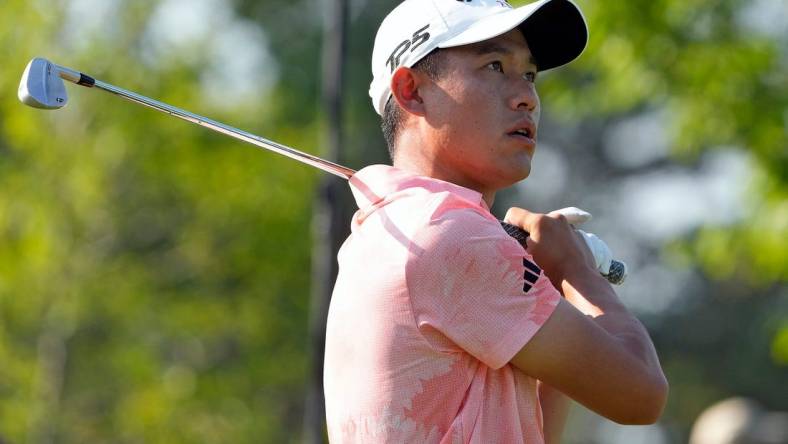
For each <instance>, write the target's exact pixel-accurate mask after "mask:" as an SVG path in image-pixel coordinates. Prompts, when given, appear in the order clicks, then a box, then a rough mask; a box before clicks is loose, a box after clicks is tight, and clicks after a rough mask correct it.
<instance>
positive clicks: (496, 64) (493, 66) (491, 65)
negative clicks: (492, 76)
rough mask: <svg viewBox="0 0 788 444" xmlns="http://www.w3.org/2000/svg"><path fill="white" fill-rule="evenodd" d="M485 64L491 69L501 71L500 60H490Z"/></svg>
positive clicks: (501, 64)
mask: <svg viewBox="0 0 788 444" xmlns="http://www.w3.org/2000/svg"><path fill="white" fill-rule="evenodd" d="M487 66H488V67H489V68H491V69H492V70H493V71H498V72H503V63H501V62H491V63H488V64H487Z"/></svg>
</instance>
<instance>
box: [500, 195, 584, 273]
mask: <svg viewBox="0 0 788 444" xmlns="http://www.w3.org/2000/svg"><path fill="white" fill-rule="evenodd" d="M504 221H506V222H508V223H510V224H513V225H517V226H518V227H521V228H522V229H524V230H526V231H528V232H529V233H530V236H529V237H528V240H527V241H526V242H527V244H526V245H527V249H528V252H529V253H531V255H532V256H533V257H534V260H536V263H537V264H539V266H540V267H542V269H543V270H544V272H545V274H546V275H547V277H549V278H550V281H551V282H552V283H553V285H554V286H555V287H556V288H561V282H563V281H564V280H567V279H568V278H570V277H572V276H575V275H577V274H584V273H593V274H598V272H597V271H596V263H595V261H594V255H593V254H592V253H591V250H589V248H588V246H587V245H586V241H585V240H584V239H583V236H582V235H581V234H580V233H578V232H577V230H575V229H574V228H573V227H572V225H571V224H570V222H569V221H568V220H567V217H566V216H564V215H563V214H561V213H560V212H559V211H552V212H550V213H548V214H541V213H532V212H530V211H528V210H524V209H522V208H516V207H513V208H510V209H509V211H508V212H507V213H506V217H505V218H504Z"/></svg>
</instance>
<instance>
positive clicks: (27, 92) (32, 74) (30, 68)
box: [17, 57, 68, 109]
mask: <svg viewBox="0 0 788 444" xmlns="http://www.w3.org/2000/svg"><path fill="white" fill-rule="evenodd" d="M59 68H60V67H59V66H57V65H55V64H54V63H52V62H50V61H49V60H47V59H42V58H40V57H36V58H34V59H33V60H31V61H30V63H28V64H27V68H25V72H24V74H22V81H21V82H19V91H18V93H17V94H18V96H19V100H20V101H21V102H22V103H24V104H25V105H27V106H32V107H34V108H41V109H58V108H62V107H64V106H66V103H68V95H67V94H66V86H65V85H64V84H63V79H61V78H60V73H59V71H60V69H59Z"/></svg>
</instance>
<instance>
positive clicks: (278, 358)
mask: <svg viewBox="0 0 788 444" xmlns="http://www.w3.org/2000/svg"><path fill="white" fill-rule="evenodd" d="M396 3H397V2H396V1H393V0H392V1H383V0H375V1H372V0H286V1H285V0H266V1H264V2H263V1H251V0H162V1H153V0H134V1H132V0H58V1H55V0H5V1H4V2H3V6H2V8H0V29H2V32H0V57H1V58H2V60H3V63H2V66H0V442H2V443H22V442H30V443H109V442H112V443H142V442H150V443H225V442H237V443H247V442H248V443H251V442H276V443H284V442H321V441H322V433H321V432H320V430H321V427H322V425H321V423H320V418H322V411H321V410H320V409H321V400H320V387H319V385H318V384H317V382H318V381H319V371H320V370H319V365H320V359H319V356H320V345H321V340H322V339H321V338H322V336H321V326H322V323H323V318H322V317H323V316H324V314H323V313H324V309H325V303H326V296H325V295H326V292H327V291H330V288H331V285H332V280H331V273H332V272H333V270H332V264H333V263H334V262H333V261H334V258H333V255H334V254H335V248H336V245H337V243H338V242H340V241H341V239H342V238H344V236H345V234H346V231H347V226H348V224H349V217H350V216H349V215H350V214H352V211H353V208H352V206H351V200H350V192H349V189H348V188H347V185H345V184H344V183H343V182H342V181H341V180H339V179H337V180H333V179H329V178H328V177H327V176H326V175H325V173H322V172H319V171H317V170H313V169H312V168H310V167H307V166H304V165H301V164H299V163H296V162H293V161H291V160H289V159H286V158H282V157H280V156H277V155H275V154H270V153H264V152H260V151H257V150H255V149H253V147H251V146H249V145H245V144H242V143H240V142H237V141H234V140H233V139H230V138H227V137H224V136H221V135H218V134H215V133H212V132H210V131H207V130H205V129H202V128H198V127H196V126H194V125H191V124H188V123H185V122H182V121H180V120H177V119H173V118H171V117H167V116H165V115H162V114H159V113H156V112H154V111H152V110H149V109H146V108H144V107H141V106H136V105H133V104H130V103H128V102H124V101H122V100H120V99H117V98H114V97H111V96H109V95H107V94H103V93H99V92H93V91H88V90H85V89H81V88H78V87H76V86H73V87H72V86H69V87H68V92H69V94H70V103H69V105H68V106H67V107H66V108H64V109H63V110H60V111H54V112H53V111H41V110H34V109H32V108H27V107H25V106H23V105H21V104H20V103H19V102H18V100H17V98H16V90H17V86H18V82H19V79H20V77H21V74H22V71H23V69H24V67H25V65H26V63H27V62H28V61H29V60H30V59H31V58H32V57H34V56H43V57H46V58H49V59H51V60H53V61H55V62H56V63H59V64H62V65H65V66H69V67H72V68H75V69H79V70H82V71H84V72H86V73H88V74H91V75H93V76H94V77H97V78H99V79H101V80H103V81H105V82H108V83H112V84H115V85H118V86H121V87H124V88H127V89H130V90H133V91H136V92H139V93H141V94H144V95H147V96H149V97H153V98H156V99H159V100H162V101H165V102H167V103H171V104H173V105H176V106H179V107H182V108H185V109H188V110H190V111H193V112H196V113H198V114H203V115H206V116H208V117H211V118H213V119H216V120H220V121H223V122H226V123H229V124H231V125H233V126H237V127H239V128H241V129H244V130H247V131H250V132H252V133H255V134H259V135H262V136H264V137H266V138H270V139H273V140H276V141H279V142H281V143H285V144H288V145H290V146H293V147H296V148H298V149H301V150H304V151H307V152H310V153H313V154H317V155H322V156H328V157H330V158H333V159H338V160H339V161H340V162H342V163H344V164H346V165H348V166H350V167H352V168H355V169H359V168H361V167H363V166H365V165H368V164H371V163H381V162H387V161H388V158H387V154H386V149H385V144H384V142H383V139H382V136H381V135H380V132H379V129H378V117H377V115H376V114H375V113H374V110H373V109H372V107H371V104H370V102H369V99H368V96H367V89H368V85H369V81H370V80H371V74H370V72H369V60H370V56H371V51H372V41H373V37H374V32H375V30H376V29H377V26H378V25H379V23H380V21H381V20H382V18H383V16H384V15H385V13H386V12H387V11H388V10H390V9H391V8H392V7H393V6H394V5H395V4H396ZM512 3H513V4H517V5H519V4H523V3H527V2H522V1H517V2H512ZM578 4H579V5H580V6H581V8H582V9H583V10H584V12H585V13H586V16H587V19H588V24H589V27H590V31H591V36H590V41H589V44H588V47H587V49H586V52H585V53H584V55H583V56H581V58H580V59H579V60H578V61H576V62H575V63H573V64H571V65H569V66H567V67H564V68H561V69H558V70H555V72H548V73H544V75H542V76H541V78H540V80H539V82H538V88H539V91H540V95H541V98H542V106H543V109H544V111H543V119H542V122H541V128H540V143H539V148H538V150H537V154H536V157H535V159H534V173H533V174H532V176H531V177H530V178H529V179H527V180H526V181H524V182H523V183H521V184H518V185H517V186H515V187H512V188H511V189H509V190H506V191H505V192H503V193H501V194H500V196H499V198H498V200H497V202H496V206H495V208H494V212H495V213H496V214H497V215H498V216H499V217H500V216H502V215H503V214H504V213H505V211H506V209H507V208H508V206H511V205H518V206H523V207H526V208H530V209H533V210H538V211H549V210H553V209H557V208H561V207H565V206H570V205H571V206H578V207H581V208H584V209H586V210H588V211H590V212H591V213H593V214H594V216H595V217H594V220H593V221H592V222H590V223H589V224H588V229H589V231H592V232H595V233H597V234H599V235H600V236H601V237H602V238H603V239H605V240H607V242H608V243H609V245H610V246H611V248H612V249H613V251H614V252H616V255H617V256H618V257H620V258H622V259H624V260H625V261H627V262H628V264H629V266H630V276H629V278H628V280H627V282H626V283H625V284H624V285H623V286H622V287H620V289H619V294H620V295H621V296H622V298H623V299H624V300H625V301H626V303H627V304H628V306H629V307H630V308H631V309H632V310H633V311H635V312H636V313H637V314H638V315H639V316H640V318H641V319H642V320H643V321H644V323H645V324H646V325H647V327H648V328H649V330H650V332H651V334H652V336H653V338H654V340H655V343H656V345H657V348H658V351H659V354H660V358H661V360H662V363H663V366H664V368H665V371H666V373H667V376H668V379H669V381H670V383H671V394H670V400H669V403H668V406H667V409H666V411H665V414H664V416H663V417H662V419H661V420H660V422H659V423H658V424H656V425H654V426H648V427H623V426H619V425H616V424H614V423H611V422H609V421H605V420H603V419H601V418H599V417H598V416H596V415H594V414H591V413H589V412H588V411H587V410H585V409H584V408H582V407H579V406H576V407H575V408H574V411H573V414H572V417H571V420H570V423H569V427H568V430H567V433H566V439H565V442H566V443H617V444H626V443H646V444H668V443H685V442H689V441H690V436H691V435H692V442H694V443H696V444H707V443H708V444H712V443H722V444H724V443H726V442H728V441H725V439H729V438H725V437H724V436H723V435H721V433H722V432H721V430H723V429H726V427H727V429H732V430H731V431H730V436H734V435H735V434H737V433H738V434H739V436H745V437H744V438H741V439H740V441H736V442H740V443H786V442H788V438H787V437H788V419H787V416H786V415H788V414H786V413H785V412H786V411H788V287H787V286H786V281H787V280H788V143H787V142H788V75H787V74H786V73H787V72H788V3H786V2H784V1H780V0H694V1H687V0H649V1H644V0H633V1H626V2H618V1H616V2H613V1H594V0H578ZM310 227H311V228H310ZM359 333H360V334H363V332H359ZM315 375H318V376H315ZM720 402H722V404H719V403H720ZM709 408H712V410H708V409H709ZM714 409H716V410H714ZM704 412H705V413H704ZM715 412H716V413H715ZM720 412H722V413H720ZM715 414H716V416H715ZM702 415H704V416H703V420H702V421H701V420H699V418H701V416H702ZM704 424H711V425H710V426H706V425H704ZM693 427H695V430H693ZM704 427H706V428H707V429H709V430H712V431H713V433H717V435H708V434H707V435H703V433H707V432H704V431H703V430H701V429H703V428H704ZM727 429H726V430H727ZM734 429H735V430H734ZM704 436H705V438H704ZM709 436H711V438H709ZM703 439H706V440H705V441H703ZM731 439H732V438H731ZM730 442H734V441H730Z"/></svg>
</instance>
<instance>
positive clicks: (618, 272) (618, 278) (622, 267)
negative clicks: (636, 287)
mask: <svg viewBox="0 0 788 444" xmlns="http://www.w3.org/2000/svg"><path fill="white" fill-rule="evenodd" d="M499 222H501V226H502V227H503V229H504V231H506V234H508V235H509V236H511V237H513V238H514V240H516V241H517V242H519V243H520V245H522V246H523V248H525V240H526V239H528V232H527V231H525V230H523V229H522V228H520V227H518V226H517V225H512V224H510V223H506V222H504V221H499ZM600 274H601V275H602V276H604V278H605V279H607V280H608V282H610V283H611V284H613V285H621V284H622V283H624V278H626V276H627V266H626V264H624V263H623V262H620V261H617V260H615V259H613V262H612V263H611V264H610V271H609V272H608V273H607V274H604V273H601V272H600Z"/></svg>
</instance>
